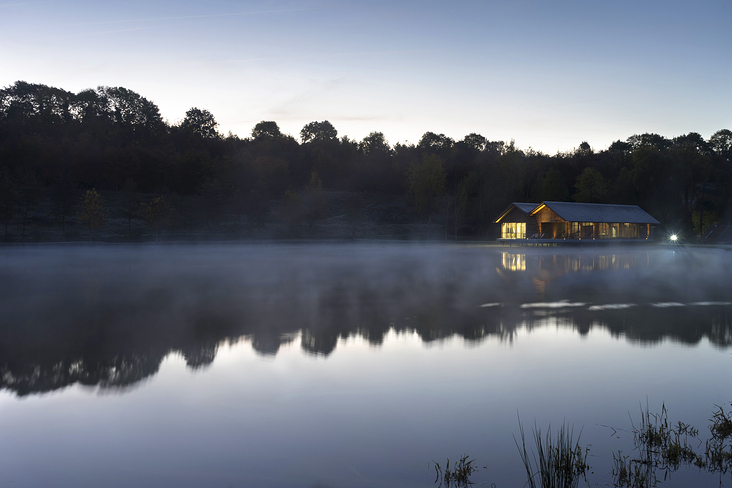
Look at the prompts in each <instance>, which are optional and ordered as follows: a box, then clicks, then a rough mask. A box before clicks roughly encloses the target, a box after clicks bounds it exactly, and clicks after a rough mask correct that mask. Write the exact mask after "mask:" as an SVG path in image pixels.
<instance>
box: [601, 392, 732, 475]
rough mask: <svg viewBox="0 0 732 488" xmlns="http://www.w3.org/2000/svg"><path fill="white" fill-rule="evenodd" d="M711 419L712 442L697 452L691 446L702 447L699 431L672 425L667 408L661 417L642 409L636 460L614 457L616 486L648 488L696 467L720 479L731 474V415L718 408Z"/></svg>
mask: <svg viewBox="0 0 732 488" xmlns="http://www.w3.org/2000/svg"><path fill="white" fill-rule="evenodd" d="M716 407H717V410H716V411H715V412H714V413H713V414H712V418H711V419H709V420H710V422H712V423H711V425H710V426H709V431H710V434H711V438H710V439H708V440H707V441H706V445H705V450H704V451H697V450H696V449H694V447H693V446H692V445H691V444H690V443H689V441H690V440H694V441H695V443H696V444H698V445H701V440H700V439H699V438H698V435H699V431H698V430H697V429H696V428H694V427H692V426H691V425H689V424H686V423H684V422H677V423H676V424H670V423H669V421H668V411H667V410H666V405H663V406H662V407H661V412H660V413H651V412H650V409H649V408H648V406H646V408H645V410H644V409H643V408H642V407H641V418H640V422H639V423H638V425H637V426H636V425H635V423H634V422H633V419H632V418H631V424H632V425H633V444H634V450H635V452H636V456H635V457H631V456H624V455H623V454H622V452H621V451H618V452H617V453H613V469H612V475H613V486H615V487H617V488H649V487H654V486H657V485H658V484H659V483H660V482H661V478H660V476H659V475H660V474H661V473H663V480H665V479H667V478H668V476H669V474H670V473H673V472H674V471H676V470H678V469H679V467H681V466H687V467H691V466H693V467H695V468H697V469H699V470H700V471H702V470H703V471H706V472H708V473H719V475H720V485H721V481H722V480H721V476H722V475H723V474H726V473H728V472H729V471H732V417H731V414H732V412H729V413H728V412H725V411H724V409H723V408H722V407H720V406H719V405H717V406H716Z"/></svg>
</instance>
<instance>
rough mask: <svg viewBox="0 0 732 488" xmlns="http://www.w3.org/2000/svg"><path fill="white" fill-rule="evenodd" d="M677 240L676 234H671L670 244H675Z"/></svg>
mask: <svg viewBox="0 0 732 488" xmlns="http://www.w3.org/2000/svg"><path fill="white" fill-rule="evenodd" d="M678 238H679V236H677V235H676V234H671V241H672V242H676V241H677V240H678Z"/></svg>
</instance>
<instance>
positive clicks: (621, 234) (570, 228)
mask: <svg viewBox="0 0 732 488" xmlns="http://www.w3.org/2000/svg"><path fill="white" fill-rule="evenodd" d="M495 223H497V224H501V238H500V239H499V240H505V241H520V240H524V239H543V240H551V241H554V242H556V241H567V240H569V241H581V240H586V241H587V240H590V241H592V240H606V239H607V240H634V241H643V240H645V241H650V240H653V229H654V227H655V225H656V224H658V223H659V222H658V220H656V219H655V218H653V217H652V216H651V215H649V214H648V213H646V212H645V211H644V210H643V209H641V208H640V207H638V206H637V205H607V204H598V203H574V202H541V203H539V204H534V203H519V202H514V203H512V204H511V205H509V207H508V208H507V209H506V210H505V211H504V212H503V213H502V214H501V215H500V216H499V217H498V218H497V219H496V220H495Z"/></svg>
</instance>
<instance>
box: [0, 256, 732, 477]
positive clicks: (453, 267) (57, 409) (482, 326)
mask: <svg viewBox="0 0 732 488" xmlns="http://www.w3.org/2000/svg"><path fill="white" fill-rule="evenodd" d="M731 269H732V252H727V251H723V250H698V249H696V250H692V249H689V248H674V249H661V248H645V247H644V248H630V249H628V248H624V249H612V248H602V249H599V250H597V249H595V250H582V251H576V250H566V249H551V250H550V249H540V250H518V251H517V250H516V249H515V248H513V249H509V248H495V247H482V246H449V245H424V246H413V245H406V244H376V243H375V244H344V245H285V244H277V245H231V246H211V245H209V246H182V245H181V246H159V247H158V246H139V247H122V246H104V247H102V246H99V247H96V246H90V247H39V248H3V249H0V278H1V279H0V307H1V309H0V310H2V313H1V314H0V380H1V382H0V386H1V387H2V390H0V486H13V487H36V486H58V487H65V486H68V487H92V486H95V487H96V486H110V487H129V486H137V487H147V486H149V487H160V486H175V487H199V486H200V487H215V486H221V487H229V486H232V487H238V486H262V487H280V486H283V487H289V486H295V487H316V486H318V487H332V488H336V487H372V486H373V487H382V486H384V487H389V486H394V487H412V486H414V487H416V486H419V487H430V486H435V485H434V484H433V481H434V470H433V468H432V467H431V465H430V464H431V461H439V462H441V463H442V462H444V460H445V459H446V458H450V459H451V460H455V459H457V458H458V457H459V456H460V455H462V454H468V455H470V456H471V457H472V458H474V459H476V461H477V463H478V464H479V466H480V467H481V469H480V471H479V472H478V473H476V475H475V476H474V477H473V480H474V481H476V482H477V483H478V484H480V483H485V484H486V486H490V485H491V483H494V484H495V485H496V486H497V487H499V488H500V487H515V486H523V484H524V482H525V481H526V480H525V475H524V471H523V466H522V464H521V460H520V457H519V455H518V450H517V448H516V445H515V442H514V436H517V435H518V418H519V417H520V418H521V420H522V422H523V423H524V425H525V427H526V428H527V429H530V427H531V426H533V425H534V423H536V425H537V426H539V427H540V428H542V430H545V429H546V428H547V427H548V426H549V425H550V424H551V425H552V426H553V427H555V428H556V427H558V426H559V425H561V424H562V422H563V421H564V422H566V423H568V424H571V425H574V429H575V435H576V434H577V433H579V432H580V430H581V432H582V434H581V444H582V445H589V446H590V456H589V458H588V462H589V464H590V465H591V466H592V473H591V474H590V475H589V481H590V482H591V484H592V485H593V486H595V485H596V486H608V483H609V482H610V481H611V479H612V478H611V476H610V469H611V466H612V455H611V453H612V452H614V451H617V450H622V451H623V452H624V453H625V454H632V433H631V427H632V425H631V419H635V421H636V422H637V420H638V419H639V412H640V408H641V405H642V406H643V407H644V408H645V406H646V405H648V406H649V408H650V409H651V410H652V411H660V409H661V405H662V404H665V405H666V407H667V408H668V411H669V418H670V420H672V421H676V420H683V421H684V422H687V423H690V424H692V425H695V426H696V427H698V428H699V430H700V437H701V438H702V439H705V438H706V437H708V424H709V420H708V419H709V418H710V416H711V414H712V412H713V411H714V409H715V405H722V406H725V407H727V409H728V408H729V406H730V402H732V388H730V387H731V386H732V375H730V369H731V366H732V348H730V345H732V331H731V329H730V325H731V312H732V306H731V305H730V304H729V302H731V301H732V292H731V290H732V276H731V275H730V270H731ZM719 481H720V478H719V476H718V475H703V474H699V473H698V472H697V471H696V470H683V469H682V470H680V471H678V472H675V473H671V475H670V478H669V480H668V481H666V482H664V483H662V484H661V486H691V485H697V486H718V485H719ZM722 482H723V483H724V485H725V486H732V476H730V475H729V474H728V475H725V476H723V477H722Z"/></svg>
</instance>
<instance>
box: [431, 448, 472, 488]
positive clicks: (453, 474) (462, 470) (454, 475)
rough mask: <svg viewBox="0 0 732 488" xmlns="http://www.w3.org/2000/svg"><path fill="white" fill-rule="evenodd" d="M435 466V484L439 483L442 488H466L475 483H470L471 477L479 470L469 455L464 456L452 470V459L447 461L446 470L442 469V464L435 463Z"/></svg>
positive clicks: (454, 464)
mask: <svg viewBox="0 0 732 488" xmlns="http://www.w3.org/2000/svg"><path fill="white" fill-rule="evenodd" d="M433 464H434V466H435V473H436V474H437V478H435V483H437V482H438V481H439V482H440V487H442V486H443V485H444V486H445V487H446V488H449V487H451V486H453V487H457V488H466V487H468V486H470V485H472V484H473V482H472V481H470V475H472V474H473V472H475V471H476V470H477V469H478V468H477V467H476V466H475V459H469V458H468V456H467V455H465V456H462V457H461V458H460V460H459V461H458V462H456V463H453V465H452V468H450V459H448V460H447V462H446V464H445V469H442V466H440V463H437V462H433Z"/></svg>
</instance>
